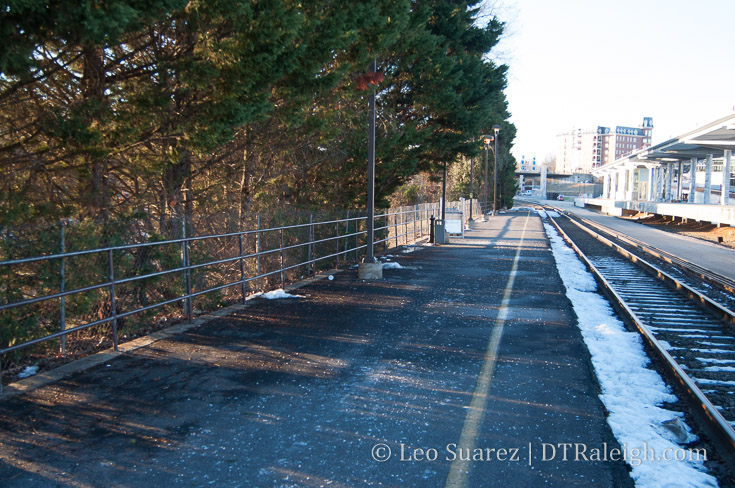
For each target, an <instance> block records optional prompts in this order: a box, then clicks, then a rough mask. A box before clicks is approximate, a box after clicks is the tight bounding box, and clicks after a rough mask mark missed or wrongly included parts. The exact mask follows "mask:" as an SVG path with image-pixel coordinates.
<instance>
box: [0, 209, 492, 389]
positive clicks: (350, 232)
mask: <svg viewBox="0 0 735 488" xmlns="http://www.w3.org/2000/svg"><path fill="white" fill-rule="evenodd" d="M447 205H450V203H447ZM476 208H480V207H479V205H476ZM438 211H439V207H438V204H436V203H432V204H424V205H422V206H418V205H417V206H413V207H404V208H400V209H389V210H387V211H385V212H384V213H382V214H378V215H375V220H376V221H379V219H385V223H384V225H383V226H380V227H376V228H375V231H376V232H380V231H385V237H384V238H382V239H380V240H376V241H375V244H380V243H387V242H389V241H392V240H395V241H396V244H397V245H398V242H399V241H402V242H405V243H406V244H408V243H409V241H410V240H413V241H415V240H417V239H419V238H421V237H422V236H426V235H428V234H429V216H430V215H432V214H434V215H435V214H436V213H437V212H438ZM366 220H367V217H364V216H358V217H347V218H344V219H333V220H327V221H323V222H312V221H310V222H308V223H301V224H294V225H284V226H277V227H269V228H262V229H261V228H257V229H247V230H242V231H238V232H230V233H224V234H209V235H203V236H186V235H183V234H184V231H185V226H183V225H182V237H180V238H176V239H168V240H163V241H154V242H142V243H136V244H124V245H118V246H107V247H103V248H98V249H84V250H79V251H72V252H61V253H57V254H49V255H43V256H33V257H28V258H21V259H12V260H6V261H0V269H2V268H3V267H9V266H17V265H22V264H29V263H39V262H44V261H52V260H59V261H60V265H61V266H60V268H61V270H62V272H61V273H60V283H59V286H58V290H59V291H58V292H55V293H49V294H47V295H43V296H37V297H31V298H26V299H24V300H17V301H14V302H10V303H5V304H2V305H0V312H2V311H5V310H9V309H15V308H20V307H24V306H29V305H33V304H37V303H40V302H45V301H49V300H57V299H61V301H62V307H61V318H60V323H61V330H59V331H55V332H52V333H48V334H46V335H44V336H42V337H37V338H33V339H29V340H26V341H24V342H21V343H17V344H12V345H9V346H7V347H4V348H0V356H2V355H4V354H7V353H10V352H13V351H17V350H20V349H23V348H26V347H29V346H33V345H37V344H40V343H43V342H46V341H50V340H53V339H58V338H61V339H62V346H61V347H62V352H63V349H64V347H65V343H64V342H63V339H64V338H65V337H66V336H67V335H69V334H71V333H74V332H79V331H81V330H85V329H88V328H90V327H93V326H96V325H101V324H108V323H112V325H113V327H112V328H113V331H112V332H113V345H114V346H113V347H114V349H117V345H118V333H117V322H118V320H120V319H122V318H125V317H129V316H131V315H135V314H139V313H142V312H146V311H149V310H152V309H155V308H159V307H164V306H167V305H171V304H175V303H180V302H184V304H185V308H186V311H187V315H188V319H189V321H191V320H192V314H193V310H192V308H193V307H192V299H194V298H196V297H200V296H202V295H205V294H207V293H212V292H215V291H219V290H223V289H226V288H231V287H236V286H240V287H241V295H242V297H241V298H242V300H243V302H244V301H245V299H246V295H247V290H246V285H247V284H248V283H250V282H252V281H256V280H261V279H264V278H267V277H269V276H273V275H277V274H279V273H280V274H281V282H282V285H285V272H286V271H289V270H293V269H296V268H299V267H303V266H307V267H308V269H309V272H311V273H314V272H315V265H316V263H318V262H321V261H324V260H328V259H334V258H336V259H337V262H339V257H340V256H347V255H351V254H352V253H354V256H355V260H357V258H358V253H359V252H360V251H362V250H364V249H365V248H366V247H367V245H366V244H361V243H360V242H359V239H360V237H361V236H365V235H366V233H367V231H366V230H360V228H359V227H360V224H361V223H362V222H363V221H366ZM390 220H392V221H393V222H392V223H391V222H390ZM329 225H334V226H335V227H336V229H335V235H332V236H329V237H319V238H317V237H316V236H315V229H317V228H323V227H326V226H329ZM353 225H354V228H352V229H351V227H352V226H353ZM401 226H404V228H403V229H401ZM258 227H259V225H258ZM409 227H410V228H409ZM306 228H308V229H309V238H308V239H305V240H302V241H299V242H296V243H295V244H286V243H285V242H284V233H285V232H287V231H294V230H298V229H306ZM273 234H276V235H280V241H281V244H280V246H278V247H274V248H272V249H266V250H263V249H261V248H260V238H261V237H263V236H268V235H273ZM252 235H255V236H257V244H256V250H255V252H248V253H245V252H244V250H243V238H244V237H246V236H252ZM223 238H237V239H238V240H239V243H240V244H239V247H240V249H239V252H237V251H236V252H235V255H234V256H227V257H224V258H221V259H214V260H211V261H206V262H202V263H195V264H192V263H191V262H190V256H189V251H190V247H191V244H192V243H193V242H199V241H207V240H212V239H223ZM62 239H63V237H62ZM348 239H355V242H354V243H353V244H354V245H352V246H350V245H348V244H347V240H348ZM342 240H344V241H342ZM335 241H336V243H337V249H336V250H332V251H327V252H326V253H324V252H323V253H320V254H319V255H317V254H316V253H315V251H316V249H317V246H320V245H321V246H323V245H324V244H326V243H329V242H335ZM341 242H344V248H342V247H340V244H341ZM171 245H176V246H181V261H182V262H181V264H180V265H177V266H176V267H175V268H173V269H164V270H160V271H155V272H151V273H146V274H144V275H140V276H129V277H124V278H116V277H115V276H114V269H115V267H114V264H115V255H114V254H115V253H119V252H121V251H122V252H124V251H129V250H133V249H141V248H155V247H156V246H158V247H163V246H171ZM235 247H237V245H235ZM305 247H306V248H307V250H308V259H306V260H305V261H302V260H300V261H301V262H299V263H298V264H287V263H286V253H287V252H289V251H293V250H295V249H298V248H305ZM62 249H63V248H62ZM334 251H336V252H334ZM275 253H280V255H281V259H280V265H279V266H277V269H270V270H261V269H260V268H261V259H260V258H261V257H264V256H266V255H271V254H275ZM94 254H97V255H99V254H107V257H106V259H107V269H108V276H107V277H105V278H102V281H101V282H99V283H93V284H89V285H87V286H83V287H80V288H75V289H72V290H68V289H66V283H65V281H64V280H65V278H64V272H63V270H64V268H65V266H64V264H65V263H66V262H67V260H70V259H72V258H75V257H79V256H85V255H86V256H88V255H94ZM103 259H104V258H103ZM118 259H119V258H118ZM249 260H255V261H256V263H257V264H256V273H255V274H253V275H250V276H248V275H246V274H245V271H244V263H245V262H246V261H249ZM103 262H104V261H103ZM237 262H239V263H240V278H239V279H238V280H236V281H229V280H228V282H227V283H221V282H220V283H216V284H214V286H211V287H208V288H206V289H204V290H197V291H194V290H192V289H191V288H192V286H191V273H192V271H195V270H199V269H204V268H208V267H209V268H211V267H221V266H223V265H229V264H233V263H237ZM250 262H252V261H250ZM177 273H178V274H181V275H182V279H185V285H186V291H185V293H184V294H183V295H182V296H177V297H175V298H170V299H166V300H163V301H160V302H156V303H153V304H147V305H146V306H142V307H137V308H135V309H134V310H128V311H122V310H120V309H119V303H118V304H116V303H115V299H116V290H115V288H116V287H119V286H120V285H125V284H130V283H134V282H140V281H144V280H149V279H152V278H158V277H162V276H167V275H175V274H177ZM307 274H308V273H307ZM95 290H108V291H109V297H106V298H105V300H106V301H107V302H108V305H110V310H109V311H108V312H107V313H108V315H107V316H106V317H101V318H99V319H97V320H93V321H90V322H86V323H82V324H79V325H74V326H73V327H70V328H65V323H66V316H65V315H64V314H65V309H64V306H63V303H64V300H65V299H66V298H67V297H70V296H72V295H78V294H81V293H87V292H91V291H95ZM44 318H45V319H47V320H53V317H50V318H49V317H44ZM0 388H1V386H0ZM0 391H1V390H0Z"/></svg>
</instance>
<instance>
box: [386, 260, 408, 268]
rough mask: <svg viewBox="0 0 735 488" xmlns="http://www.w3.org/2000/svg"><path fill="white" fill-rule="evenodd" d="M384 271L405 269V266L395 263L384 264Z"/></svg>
mask: <svg viewBox="0 0 735 488" xmlns="http://www.w3.org/2000/svg"><path fill="white" fill-rule="evenodd" d="M383 269H405V268H404V266H401V265H400V264H398V263H396V262H395V261H391V262H388V263H383Z"/></svg>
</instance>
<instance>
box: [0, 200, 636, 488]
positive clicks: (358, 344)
mask: <svg viewBox="0 0 735 488" xmlns="http://www.w3.org/2000/svg"><path fill="white" fill-rule="evenodd" d="M393 256H394V257H393V258H391V259H392V260H393V261H396V262H398V263H400V264H401V265H402V266H403V268H402V269H385V270H384V279H383V280H381V281H374V282H362V281H360V280H358V278H357V271H356V270H344V271H341V272H339V273H337V274H335V275H334V279H333V280H328V279H322V280H317V281H315V282H313V283H311V284H309V285H307V286H304V287H302V288H300V289H298V290H297V291H295V292H294V293H298V294H299V295H302V296H303V297H302V298H291V299H280V300H273V301H268V300H264V299H257V300H252V301H250V304H249V305H248V306H247V307H242V308H240V309H239V310H237V311H235V312H234V313H232V314H230V315H228V316H225V317H221V318H218V319H215V320H212V321H210V322H208V323H206V324H204V325H201V326H199V327H197V328H193V329H190V330H188V331H186V332H183V333H180V334H177V335H173V336H171V337H169V338H166V339H162V340H159V341H157V342H155V343H153V344H150V345H148V346H146V347H142V348H139V349H137V350H135V351H132V352H128V353H125V354H123V355H122V356H120V357H118V358H115V359H112V360H110V361H109V362H104V363H102V364H100V365H98V366H96V367H94V368H92V369H88V370H85V371H81V372H78V373H75V374H73V375H71V376H69V377H66V378H64V379H61V380H59V381H57V382H55V383H52V384H50V385H47V386H44V387H42V388H39V389H36V390H33V391H30V392H27V393H24V394H21V395H16V396H14V397H11V398H7V399H4V400H3V401H2V403H0V486H2V487H6V488H7V487H40V486H79V487H97V486H105V487H108V486H109V487H141V486H186V487H189V486H216V487H238V486H247V487H271V486H273V487H293V486H306V487H317V486H327V487H362V486H368V487H370V486H380V487H393V486H395V487H425V486H426V487H434V486H437V487H442V486H453V487H454V486H457V487H460V486H471V487H479V486H482V487H484V486H503V487H516V486H517V487H533V486H564V487H567V486H595V487H605V486H632V482H631V480H630V478H629V476H628V471H627V469H626V467H625V465H624V463H623V462H622V461H618V462H612V461H608V462H605V461H592V460H589V461H587V460H585V458H584V456H582V457H581V458H580V457H579V456H578V455H576V453H575V451H576V450H578V449H579V448H580V446H584V448H585V449H589V450H592V449H599V450H604V449H607V450H612V449H614V448H616V447H619V446H618V444H617V442H616V441H615V439H614V438H613V436H612V433H611V432H610V429H609V427H608V425H607V423H606V421H605V411H604V407H603V405H602V404H601V402H600V400H599V398H598V393H599V386H598V385H597V382H596V379H595V377H594V373H593V371H592V366H591V364H590V361H589V354H588V352H587V350H586V348H585V346H584V344H583V342H582V339H581V335H580V333H579V331H578V329H577V327H576V324H575V321H576V318H575V315H574V312H573V311H572V309H571V306H570V303H569V301H568V300H567V298H566V296H565V294H564V288H563V285H562V283H561V280H560V279H559V277H558V274H557V271H556V268H555V264H554V260H553V257H552V254H551V251H550V249H549V245H548V242H547V239H546V236H545V234H544V230H543V227H542V224H541V221H540V219H539V217H538V216H537V215H536V214H533V213H532V214H529V213H528V212H520V211H518V212H509V213H507V214H502V215H500V216H497V217H493V218H492V219H491V220H490V221H489V222H486V223H477V224H476V227H475V230H474V231H473V232H470V233H468V234H467V236H466V237H465V238H464V239H459V238H458V239H453V240H452V243H451V244H448V245H442V246H435V247H423V248H418V249H417V250H415V251H414V252H408V253H403V252H401V249H398V250H396V251H395V252H394V253H393ZM565 445H572V446H573V447H571V448H570V447H565ZM565 449H566V456H564V451H565ZM588 452H589V451H588ZM468 457H469V459H467V458H468ZM565 458H566V459H565Z"/></svg>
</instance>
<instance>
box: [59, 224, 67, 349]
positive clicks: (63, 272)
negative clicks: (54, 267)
mask: <svg viewBox="0 0 735 488" xmlns="http://www.w3.org/2000/svg"><path fill="white" fill-rule="evenodd" d="M60 247H61V254H64V253H65V252H66V222H65V221H63V220H62V221H61V246H60ZM59 280H60V283H59V292H60V293H64V291H66V259H65V258H63V257H62V258H61V264H60V268H59ZM59 321H60V322H61V332H64V330H66V296H63V297H61V307H60V310H59ZM61 354H62V356H63V355H65V354H66V335H63V336H61Z"/></svg>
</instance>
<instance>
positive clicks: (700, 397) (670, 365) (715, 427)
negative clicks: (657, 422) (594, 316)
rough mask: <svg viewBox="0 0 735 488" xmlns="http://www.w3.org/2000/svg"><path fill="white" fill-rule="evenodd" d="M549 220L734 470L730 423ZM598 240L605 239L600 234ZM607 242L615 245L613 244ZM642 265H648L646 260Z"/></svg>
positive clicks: (734, 435) (734, 448) (733, 433)
mask: <svg viewBox="0 0 735 488" xmlns="http://www.w3.org/2000/svg"><path fill="white" fill-rule="evenodd" d="M549 220H550V221H551V222H552V224H553V225H554V227H555V228H556V230H557V231H558V232H559V234H560V235H561V236H562V238H563V239H564V240H565V241H566V242H567V243H568V244H569V245H570V246H571V247H572V248H573V249H574V251H575V252H576V253H577V255H578V256H579V257H580V259H581V260H582V261H583V262H584V264H585V266H586V267H587V268H588V269H589V270H590V272H591V273H592V274H593V276H594V277H595V279H596V281H597V282H598V283H599V284H600V285H601V286H602V288H603V290H604V293H605V294H606V295H607V296H608V298H609V299H610V300H611V301H612V303H613V305H614V306H615V308H616V309H617V310H618V311H619V312H620V313H621V314H622V315H623V316H625V317H626V318H627V319H628V320H629V321H630V322H631V323H632V324H633V325H634V326H635V327H636V329H637V330H638V332H639V333H640V334H641V336H642V337H643V339H644V341H645V342H646V344H647V345H648V347H649V350H650V351H652V353H653V354H654V356H655V357H656V359H657V360H658V361H659V364H661V365H663V367H664V369H665V371H666V373H667V375H668V376H669V377H670V378H672V379H673V380H674V381H675V382H676V383H677V384H678V385H679V386H680V391H682V392H683V394H684V395H685V396H686V398H685V400H686V402H687V404H688V405H689V407H690V411H691V412H692V414H693V415H694V417H695V419H696V420H697V422H698V423H699V425H700V426H701V427H702V430H703V431H704V432H706V433H707V434H708V436H709V438H710V440H711V441H712V443H713V445H714V446H715V448H716V449H717V452H718V454H719V455H720V457H721V458H722V460H723V461H724V462H725V463H726V464H727V465H728V466H729V468H730V469H735V430H734V429H733V427H732V425H730V423H729V422H728V421H727V420H726V419H725V418H724V417H723V416H722V414H721V413H720V412H719V411H718V409H717V408H716V407H715V406H714V405H713V404H712V402H710V400H709V399H708V398H707V396H706V395H705V394H704V393H703V392H702V391H701V390H700V389H699V387H698V386H697V385H696V383H695V382H694V380H693V379H692V378H691V377H690V376H689V375H688V374H687V373H686V372H685V371H684V369H683V368H682V367H681V366H680V365H679V364H678V363H677V362H676V360H674V358H673V357H671V355H670V354H669V353H668V351H667V350H666V349H665V348H664V346H663V345H662V344H661V343H660V341H659V340H658V339H656V337H655V336H654V334H653V332H652V331H651V329H650V328H649V327H648V326H646V324H645V323H644V321H643V320H641V318H640V317H639V315H638V314H637V313H636V312H635V311H634V310H633V309H632V308H631V307H630V306H629V305H628V303H627V302H626V301H625V300H624V299H623V298H622V297H621V295H620V294H619V293H618V292H617V291H616V290H615V288H614V287H613V286H612V284H611V283H610V282H609V281H608V280H607V279H606V278H605V277H604V276H603V274H602V273H601V272H600V271H599V270H598V269H597V267H596V266H595V265H594V264H593V263H592V262H591V261H590V259H588V258H587V256H586V255H585V254H584V253H583V252H582V250H581V249H580V248H579V247H578V246H577V245H576V244H575V243H574V242H573V240H572V239H571V238H570V237H569V236H568V235H567V234H566V232H564V230H563V229H562V228H561V227H560V226H559V224H558V223H557V222H556V221H555V220H554V219H553V217H551V216H549ZM602 239H606V238H604V237H603V238H602ZM608 241H609V240H608ZM611 244H613V245H615V244H614V243H611ZM615 246H617V245H615ZM617 247H619V246H617ZM625 253H626V254H628V255H630V256H631V257H635V258H637V259H632V260H633V261H634V262H635V263H636V264H640V263H643V262H645V261H644V260H643V259H641V258H638V257H637V256H635V255H634V254H632V253H629V252H628V251H625ZM646 264H648V265H649V266H652V265H650V263H646ZM659 271H660V270H659ZM660 273H661V274H660V275H657V276H659V279H660V278H661V277H663V276H668V275H666V274H665V273H663V272H662V271H660ZM671 279H673V278H671Z"/></svg>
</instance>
